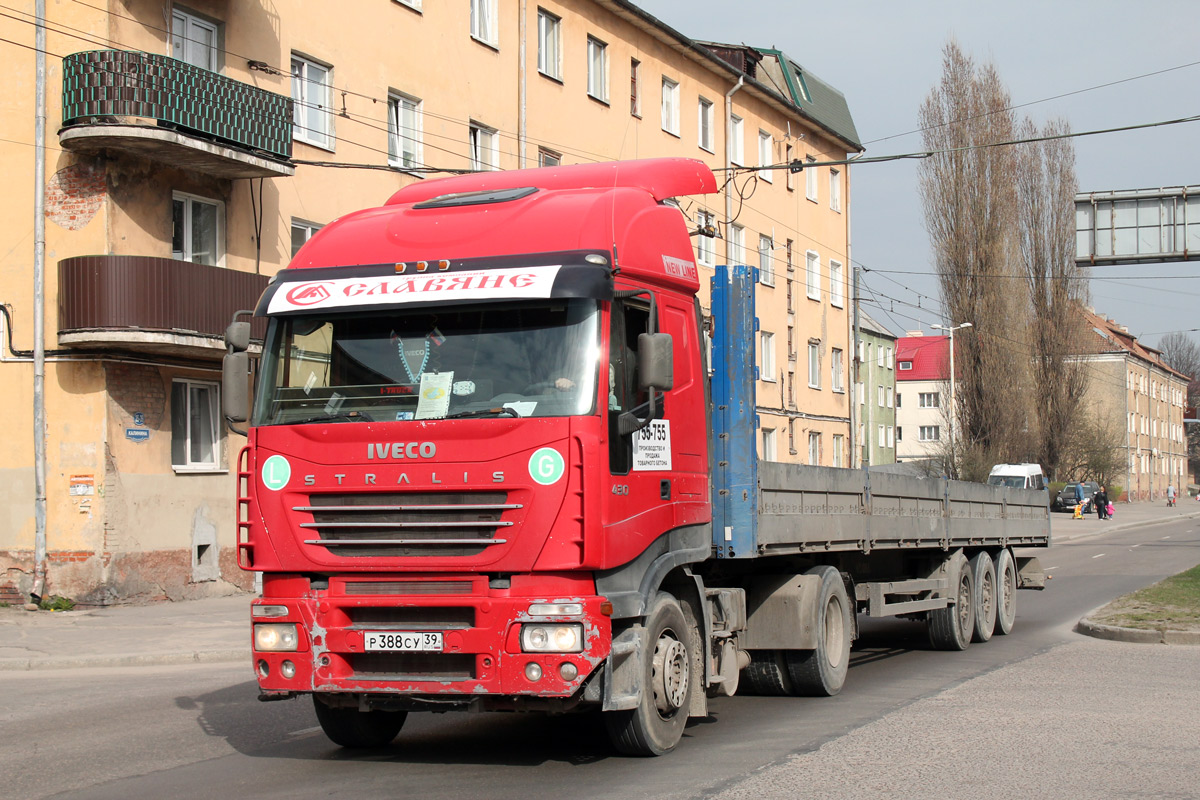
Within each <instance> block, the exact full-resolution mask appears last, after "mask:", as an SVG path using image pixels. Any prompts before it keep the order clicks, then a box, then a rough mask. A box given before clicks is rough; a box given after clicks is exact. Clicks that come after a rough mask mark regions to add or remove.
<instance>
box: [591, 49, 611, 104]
mask: <svg viewBox="0 0 1200 800" xmlns="http://www.w3.org/2000/svg"><path fill="white" fill-rule="evenodd" d="M597 81H598V82H599V86H597ZM587 95H588V97H590V98H592V99H593V100H596V101H599V102H601V103H604V104H605V105H608V43H607V42H605V41H604V40H602V39H599V38H597V37H595V36H592V35H591V34H590V33H589V34H588V37H587Z"/></svg>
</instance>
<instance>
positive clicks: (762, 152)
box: [758, 128, 775, 183]
mask: <svg viewBox="0 0 1200 800" xmlns="http://www.w3.org/2000/svg"><path fill="white" fill-rule="evenodd" d="M773 146H774V140H773V138H772V136H771V134H770V133H769V132H768V131H764V130H763V129H762V128H759V129H758V166H760V167H768V166H770V165H771V164H772V162H773V161H774V159H772V158H771V148H772V147H773ZM758 177H760V178H762V179H763V180H764V181H766V182H767V183H774V182H775V173H774V170H769V169H760V170H759V171H758Z"/></svg>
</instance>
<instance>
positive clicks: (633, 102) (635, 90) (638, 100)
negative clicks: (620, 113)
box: [629, 58, 642, 119]
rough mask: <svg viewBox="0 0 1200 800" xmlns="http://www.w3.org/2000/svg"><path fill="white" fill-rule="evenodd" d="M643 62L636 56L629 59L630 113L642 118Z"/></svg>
mask: <svg viewBox="0 0 1200 800" xmlns="http://www.w3.org/2000/svg"><path fill="white" fill-rule="evenodd" d="M641 76H642V62H641V61H638V60H637V59H636V58H630V59H629V114H630V116H633V117H637V118H638V119H641V118H642V85H641Z"/></svg>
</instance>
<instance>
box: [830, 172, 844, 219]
mask: <svg viewBox="0 0 1200 800" xmlns="http://www.w3.org/2000/svg"><path fill="white" fill-rule="evenodd" d="M829 208H830V209H831V210H833V211H836V212H837V213H838V214H840V213H842V173H841V172H840V171H839V170H836V169H834V168H833V167H830V168H829Z"/></svg>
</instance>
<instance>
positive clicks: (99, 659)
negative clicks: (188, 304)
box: [0, 500, 1200, 671]
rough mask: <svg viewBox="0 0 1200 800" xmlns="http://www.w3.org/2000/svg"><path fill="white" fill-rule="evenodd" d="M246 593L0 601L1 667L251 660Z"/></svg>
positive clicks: (1129, 512) (1140, 516)
mask: <svg viewBox="0 0 1200 800" xmlns="http://www.w3.org/2000/svg"><path fill="white" fill-rule="evenodd" d="M1187 517H1191V518H1196V517H1200V503H1197V502H1196V501H1195V500H1191V501H1190V503H1189V502H1188V501H1186V500H1181V501H1180V503H1179V505H1177V506H1176V507H1175V508H1167V506H1166V502H1165V501H1162V502H1157V503H1133V504H1128V505H1126V504H1121V505H1118V506H1117V513H1116V516H1115V517H1114V519H1112V520H1111V521H1101V520H1098V519H1097V518H1096V515H1095V514H1092V515H1091V516H1089V517H1086V518H1084V519H1072V518H1071V515H1070V514H1052V515H1051V520H1050V530H1051V536H1052V541H1053V542H1060V543H1061V542H1066V541H1071V540H1074V539H1080V538H1084V537H1087V536H1095V535H1098V534H1100V533H1105V532H1111V531H1114V530H1120V529H1122V528H1129V527H1134V526H1138V525H1146V524H1154V523H1157V522H1170V521H1173V520H1177V519H1181V518H1187ZM250 599H251V595H249V594H240V595H234V596H232V597H214V598H210V599H206V600H190V601H185V602H177V603H170V602H166V603H157V604H154V605H144V606H110V607H107V608H90V609H85V610H80V611H59V612H50V611H36V612H31V611H25V610H23V609H22V608H20V607H13V608H0V671H4V670H34V669H37V670H41V669H72V668H79V667H128V666H153V665H162V664H191V663H198V662H220V661H241V662H244V663H246V664H250Z"/></svg>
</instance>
